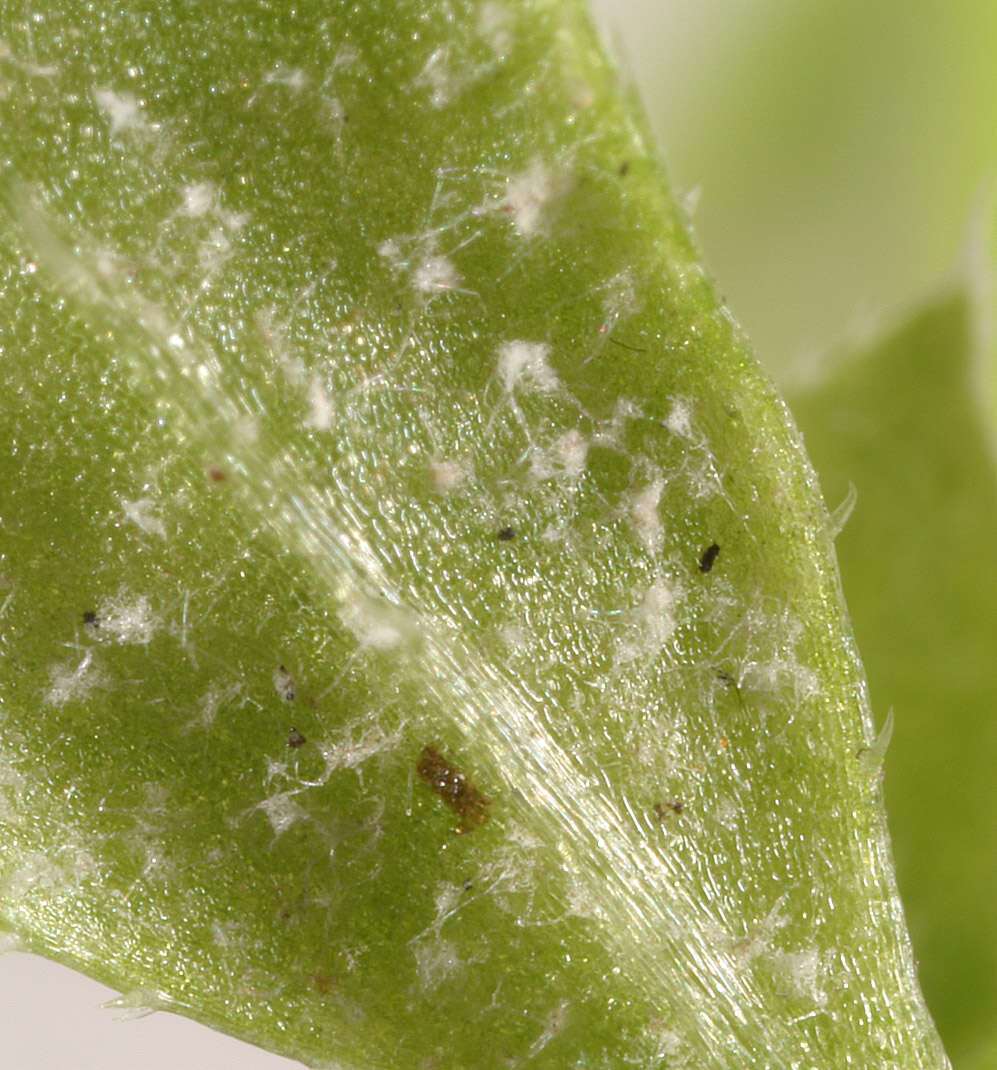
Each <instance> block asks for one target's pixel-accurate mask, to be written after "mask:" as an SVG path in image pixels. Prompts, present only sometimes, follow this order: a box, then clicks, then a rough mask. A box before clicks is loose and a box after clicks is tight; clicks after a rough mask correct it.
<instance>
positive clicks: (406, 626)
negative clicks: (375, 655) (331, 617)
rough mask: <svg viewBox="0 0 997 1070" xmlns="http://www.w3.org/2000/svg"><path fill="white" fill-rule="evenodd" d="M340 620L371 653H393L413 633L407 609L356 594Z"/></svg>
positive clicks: (345, 606) (348, 603)
mask: <svg viewBox="0 0 997 1070" xmlns="http://www.w3.org/2000/svg"><path fill="white" fill-rule="evenodd" d="M339 619H340V620H341V621H342V622H343V624H344V626H345V627H346V628H348V629H349V630H350V631H351V632H352V633H353V634H354V636H355V637H356V638H357V639H358V640H359V642H360V644H361V646H364V647H368V648H369V649H372V650H390V649H391V648H392V647H395V646H398V644H399V643H401V642H402V640H403V639H405V637H406V636H407V635H411V634H414V629H413V626H412V621H411V619H410V617H409V615H408V614H407V613H405V611H404V610H401V609H399V608H397V607H395V606H390V605H387V604H385V603H382V602H375V601H374V600H373V599H371V598H365V597H364V596H363V595H360V594H355V595H354V596H353V597H352V598H350V599H349V600H348V601H347V602H346V604H345V605H344V606H343V608H342V609H341V610H340V612H339Z"/></svg>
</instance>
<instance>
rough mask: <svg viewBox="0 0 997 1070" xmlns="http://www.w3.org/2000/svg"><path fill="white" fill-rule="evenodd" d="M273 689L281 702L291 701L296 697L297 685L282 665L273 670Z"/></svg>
mask: <svg viewBox="0 0 997 1070" xmlns="http://www.w3.org/2000/svg"><path fill="white" fill-rule="evenodd" d="M273 689H274V691H276V692H277V696H278V698H280V700H281V702H293V701H294V700H295V699H296V698H297V697H298V685H297V684H296V683H295V681H294V677H293V676H292V675H291V674H290V673H289V672H288V671H287V669H285V668H284V666H283V665H278V666H277V668H276V669H274V671H273Z"/></svg>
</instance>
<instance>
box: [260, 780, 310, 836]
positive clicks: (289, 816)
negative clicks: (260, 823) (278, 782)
mask: <svg viewBox="0 0 997 1070" xmlns="http://www.w3.org/2000/svg"><path fill="white" fill-rule="evenodd" d="M294 795H295V792H292V791H280V792H278V793H277V794H276V795H271V796H270V797H269V798H267V799H264V800H263V802H261V803H260V804H259V807H258V808H259V809H260V810H262V811H263V812H264V813H265V814H266V815H267V818H268V819H269V821H270V824H271V826H272V827H273V831H274V835H275V836H279V835H280V834H281V833H282V832H286V831H287V830H288V829H289V828H290V827H291V826H292V825H293V824H295V822H297V821H300V820H301V819H302V818H304V817H307V814H306V813H305V811H304V810H302V809H301V807H300V806H299V805H298V804H297V803H296V802H295V801H294Z"/></svg>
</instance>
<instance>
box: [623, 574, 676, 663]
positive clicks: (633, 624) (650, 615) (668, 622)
mask: <svg viewBox="0 0 997 1070" xmlns="http://www.w3.org/2000/svg"><path fill="white" fill-rule="evenodd" d="M676 603H677V598H676V594H675V591H674V590H673V589H672V588H671V587H669V586H668V584H667V583H666V582H665V581H664V579H662V578H660V577H659V578H658V579H656V580H655V581H654V583H652V584H651V586H650V587H649V588H648V589H647V591H646V592H645V594H644V597H643V598H642V599H641V602H640V605H638V606H636V607H635V608H634V609H633V610H631V611H630V613H629V614H628V621H627V623H628V628H627V632H626V634H625V635H624V637H623V638H622V639H621V641H620V643H619V645H618V647H617V660H618V661H619V662H621V663H626V662H629V661H634V660H636V659H638V658H641V659H649V658H654V657H656V656H657V655H658V654H660V653H661V651H662V650H663V649H664V647H665V644H666V643H667V642H668V640H669V639H671V637H672V635H673V634H674V632H675V628H676V621H675V607H676Z"/></svg>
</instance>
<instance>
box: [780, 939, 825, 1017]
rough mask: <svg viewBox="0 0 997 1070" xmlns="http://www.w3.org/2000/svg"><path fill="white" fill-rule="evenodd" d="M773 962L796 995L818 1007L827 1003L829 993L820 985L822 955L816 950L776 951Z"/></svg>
mask: <svg viewBox="0 0 997 1070" xmlns="http://www.w3.org/2000/svg"><path fill="white" fill-rule="evenodd" d="M772 961H773V964H774V966H775V967H776V969H777V970H778V971H779V973H780V974H781V975H782V976H783V977H785V978H786V980H788V981H789V983H790V984H791V985H792V987H793V989H794V990H795V994H796V995H798V996H801V997H803V998H804V999H809V1000H811V1001H812V1002H813V1003H815V1004H817V1005H818V1006H823V1005H824V1004H825V1003H826V1002H827V993H826V992H825V991H824V990H823V989H822V988H821V985H820V980H821V964H820V954H819V953H818V952H817V950H816V949H814V948H811V949H809V950H807V951H774V952H773V953H772Z"/></svg>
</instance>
